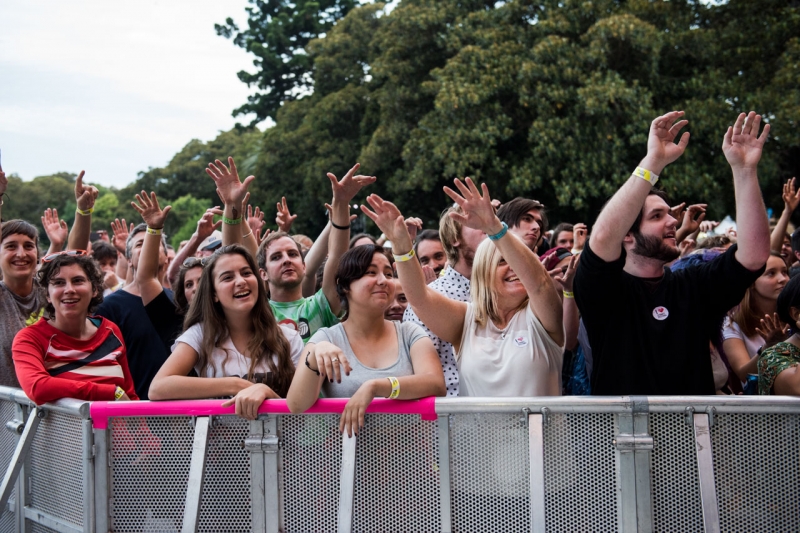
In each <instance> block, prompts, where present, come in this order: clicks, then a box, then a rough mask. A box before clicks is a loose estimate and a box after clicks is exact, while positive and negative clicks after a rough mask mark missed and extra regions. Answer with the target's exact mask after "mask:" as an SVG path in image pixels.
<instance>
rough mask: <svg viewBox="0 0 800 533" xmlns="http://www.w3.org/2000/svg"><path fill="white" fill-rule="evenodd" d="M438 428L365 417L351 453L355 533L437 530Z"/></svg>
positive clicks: (413, 419)
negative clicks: (354, 461)
mask: <svg viewBox="0 0 800 533" xmlns="http://www.w3.org/2000/svg"><path fill="white" fill-rule="evenodd" d="M438 455H439V454H438V425H437V423H436V421H427V422H426V421H423V420H421V419H420V417H419V416H417V415H366V418H365V425H364V428H363V429H362V430H361V431H360V432H359V436H358V442H357V448H356V475H355V494H354V505H353V507H354V517H353V532H354V533H373V532H375V531H381V532H384V533H406V532H409V531H440V530H441V518H440V513H441V510H440V488H439V466H438V461H439V459H438Z"/></svg>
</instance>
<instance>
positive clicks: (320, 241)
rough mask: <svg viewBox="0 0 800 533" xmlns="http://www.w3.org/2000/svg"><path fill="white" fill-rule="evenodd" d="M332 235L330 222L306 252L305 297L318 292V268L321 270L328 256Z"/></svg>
mask: <svg viewBox="0 0 800 533" xmlns="http://www.w3.org/2000/svg"><path fill="white" fill-rule="evenodd" d="M330 236H331V223H330V222H328V223H327V224H325V227H324V228H323V229H322V233H320V234H319V236H318V237H317V239H316V240H315V241H314V244H312V245H311V248H310V249H309V250H308V253H307V254H306V257H305V261H306V275H305V277H304V278H303V297H305V298H307V297H309V296H312V295H313V294H314V293H315V292H316V290H315V289H316V288H317V279H316V274H317V270H319V266H320V265H321V264H322V262H323V261H324V260H325V258H326V257H328V240H329V239H330Z"/></svg>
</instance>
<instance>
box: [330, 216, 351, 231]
mask: <svg viewBox="0 0 800 533" xmlns="http://www.w3.org/2000/svg"><path fill="white" fill-rule="evenodd" d="M330 221H331V226H333V227H334V228H336V229H341V230H345V229H350V224H348V225H347V226H340V225H338V224H336V223H335V222H334V221H333V219H332V218H331V219H330Z"/></svg>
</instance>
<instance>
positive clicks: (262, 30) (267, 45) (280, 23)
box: [214, 0, 357, 125]
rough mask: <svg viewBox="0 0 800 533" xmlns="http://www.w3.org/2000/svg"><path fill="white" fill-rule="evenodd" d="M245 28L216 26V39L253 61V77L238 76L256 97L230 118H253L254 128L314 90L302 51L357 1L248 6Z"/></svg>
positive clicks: (274, 0)
mask: <svg viewBox="0 0 800 533" xmlns="http://www.w3.org/2000/svg"><path fill="white" fill-rule="evenodd" d="M250 3H251V4H253V6H254V7H248V8H247V12H248V20H247V28H245V29H240V28H239V27H238V26H237V25H236V24H235V23H234V22H233V19H231V18H228V19H227V20H226V21H225V24H224V25H220V24H215V26H214V27H215V28H216V30H217V34H219V35H221V36H223V37H226V38H228V39H230V38H233V42H234V44H236V46H240V47H242V48H244V49H245V50H247V51H248V52H250V53H252V54H253V55H254V56H256V59H254V60H253V65H254V66H255V67H256V71H255V72H254V73H250V72H246V71H241V72H239V79H240V80H242V81H243V82H244V83H246V84H247V86H248V87H251V86H253V85H255V86H256V87H257V88H258V89H259V90H260V91H263V92H260V93H257V94H256V95H253V96H250V97H248V102H247V103H246V104H244V105H242V106H241V107H239V108H238V109H236V110H235V111H234V113H233V114H234V116H238V115H246V114H248V113H255V115H256V118H255V119H254V120H253V122H252V124H251V125H253V124H256V123H258V122H261V121H262V120H264V119H265V118H267V117H272V118H274V117H275V114H276V112H277V111H278V109H279V108H280V107H281V105H282V104H283V103H284V102H287V101H291V100H293V99H295V98H297V97H298V96H299V95H302V94H307V93H308V92H309V91H311V90H312V88H313V81H312V79H311V77H310V76H309V74H310V70H311V64H312V60H311V58H310V57H309V55H308V54H307V53H306V50H305V48H306V45H308V43H309V42H310V41H311V40H312V39H315V38H316V37H318V36H320V35H324V34H325V32H327V31H328V30H330V28H331V27H332V26H333V24H334V23H336V21H337V20H339V19H341V18H342V17H343V16H345V15H346V14H347V13H348V12H349V11H350V10H351V9H352V8H353V7H354V6H355V5H356V4H357V1H356V0H293V1H291V2H289V1H286V0H266V1H265V0H250Z"/></svg>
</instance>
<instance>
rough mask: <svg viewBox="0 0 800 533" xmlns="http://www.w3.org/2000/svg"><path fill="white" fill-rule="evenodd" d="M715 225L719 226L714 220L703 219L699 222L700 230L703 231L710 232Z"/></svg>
mask: <svg viewBox="0 0 800 533" xmlns="http://www.w3.org/2000/svg"><path fill="white" fill-rule="evenodd" d="M717 226H719V222H717V221H716V220H704V221H702V222H701V223H700V231H702V232H703V233H711V232H712V231H714V228H716V227H717Z"/></svg>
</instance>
